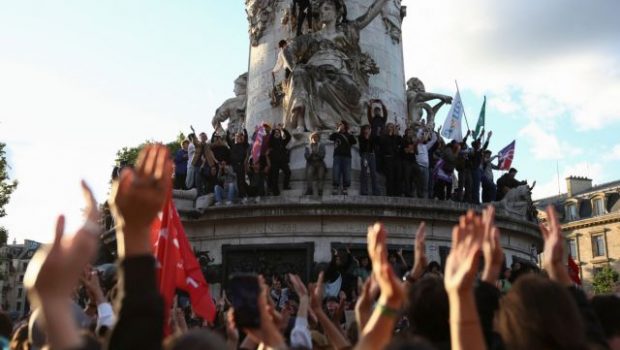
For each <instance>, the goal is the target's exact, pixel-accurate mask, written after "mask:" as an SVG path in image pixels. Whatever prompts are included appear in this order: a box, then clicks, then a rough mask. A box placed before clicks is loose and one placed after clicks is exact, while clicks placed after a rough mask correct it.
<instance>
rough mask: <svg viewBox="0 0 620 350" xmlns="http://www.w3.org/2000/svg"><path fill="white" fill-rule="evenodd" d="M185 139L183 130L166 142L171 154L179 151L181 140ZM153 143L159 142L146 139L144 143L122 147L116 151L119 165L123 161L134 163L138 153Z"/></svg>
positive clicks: (128, 163) (129, 163)
mask: <svg viewBox="0 0 620 350" xmlns="http://www.w3.org/2000/svg"><path fill="white" fill-rule="evenodd" d="M183 140H185V135H184V134H183V133H182V132H179V135H177V137H176V139H175V140H174V141H171V142H168V143H166V147H168V149H169V150H170V154H171V155H174V154H175V153H176V151H178V150H179V149H180V148H181V142H182V141H183ZM153 143H157V142H156V141H153V140H151V141H144V142H143V143H141V144H140V145H138V146H135V147H123V148H121V149H120V150H118V151H117V152H116V163H117V165H119V164H121V163H122V162H124V163H126V164H127V165H134V164H135V163H136V161H137V160H138V154H140V151H141V150H142V149H143V148H144V147H145V146H147V145H149V144H153Z"/></svg>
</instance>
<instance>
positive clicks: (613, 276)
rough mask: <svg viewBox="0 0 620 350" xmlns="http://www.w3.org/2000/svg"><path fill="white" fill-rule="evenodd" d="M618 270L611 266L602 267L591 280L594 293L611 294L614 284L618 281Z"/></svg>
mask: <svg viewBox="0 0 620 350" xmlns="http://www.w3.org/2000/svg"><path fill="white" fill-rule="evenodd" d="M618 277H619V274H618V271H616V270H614V269H613V268H612V267H611V266H605V267H603V268H602V269H601V270H600V271H599V272H598V273H597V274H596V275H594V280H593V281H592V287H593V288H594V293H596V294H611V293H613V291H614V288H615V286H616V284H617V283H618Z"/></svg>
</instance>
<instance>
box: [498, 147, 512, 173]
mask: <svg viewBox="0 0 620 350" xmlns="http://www.w3.org/2000/svg"><path fill="white" fill-rule="evenodd" d="M515 145H516V141H512V142H511V143H510V144H509V145H508V146H506V147H504V149H502V150H501V151H499V153H497V157H498V158H499V170H509V169H510V167H511V166H512V160H513V159H514V157H515Z"/></svg>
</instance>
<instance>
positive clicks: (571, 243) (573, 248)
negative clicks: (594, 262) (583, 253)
mask: <svg viewBox="0 0 620 350" xmlns="http://www.w3.org/2000/svg"><path fill="white" fill-rule="evenodd" d="M568 252H569V253H570V256H571V257H573V259H575V260H579V256H578V255H577V240H576V239H574V238H573V239H569V240H568Z"/></svg>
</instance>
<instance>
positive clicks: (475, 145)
mask: <svg viewBox="0 0 620 350" xmlns="http://www.w3.org/2000/svg"><path fill="white" fill-rule="evenodd" d="M483 136H484V134H483V135H482V136H481V137H480V138H479V139H476V140H475V141H473V142H472V144H471V146H472V151H471V155H470V158H471V179H472V186H471V196H470V197H471V201H470V203H472V204H480V183H481V182H482V161H483V153H484V152H485V151H486V150H487V147H489V141H490V140H491V136H493V132H492V131H489V134H488V136H487V139H486V141H485V142H484V145H483V146H482V147H480V144H481V143H482V138H483Z"/></svg>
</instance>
